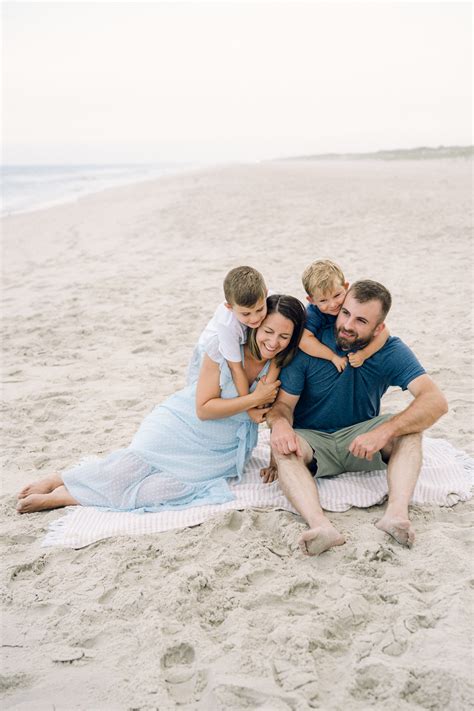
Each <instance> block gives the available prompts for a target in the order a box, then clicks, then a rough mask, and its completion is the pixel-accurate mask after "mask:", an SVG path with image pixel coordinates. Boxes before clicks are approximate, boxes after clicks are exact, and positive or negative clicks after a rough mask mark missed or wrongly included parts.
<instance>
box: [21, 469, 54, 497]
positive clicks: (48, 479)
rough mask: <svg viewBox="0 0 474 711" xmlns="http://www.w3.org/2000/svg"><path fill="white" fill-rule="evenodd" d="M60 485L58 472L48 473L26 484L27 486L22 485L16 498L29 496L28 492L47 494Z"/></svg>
mask: <svg viewBox="0 0 474 711" xmlns="http://www.w3.org/2000/svg"><path fill="white" fill-rule="evenodd" d="M62 485H63V480H62V477H61V476H60V475H59V474H50V475H49V476H45V477H43V478H42V479H38V481H33V482H31V484H27V486H25V487H23V489H22V490H21V491H20V493H19V494H18V496H17V498H18V499H24V498H25V496H29V495H30V494H49V493H50V492H51V491H53V490H54V489H57V488H58V486H62Z"/></svg>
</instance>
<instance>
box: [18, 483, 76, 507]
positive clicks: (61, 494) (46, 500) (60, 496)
mask: <svg viewBox="0 0 474 711" xmlns="http://www.w3.org/2000/svg"><path fill="white" fill-rule="evenodd" d="M77 504H78V502H77V501H76V499H73V497H72V496H71V494H70V493H69V492H68V490H67V489H66V487H65V486H59V487H57V488H56V489H54V491H51V492H50V493H49V494H29V495H28V496H25V498H24V499H20V500H19V501H18V503H17V505H16V510H17V511H18V513H22V514H23V513H34V512H35V511H47V510H48V509H59V508H61V507H63V506H75V505H77Z"/></svg>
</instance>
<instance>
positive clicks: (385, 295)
mask: <svg viewBox="0 0 474 711" xmlns="http://www.w3.org/2000/svg"><path fill="white" fill-rule="evenodd" d="M347 293H348V294H352V295H353V296H354V297H355V299H356V300H357V301H358V302H359V303H360V304H365V303H366V302H367V301H379V302H380V312H381V314H380V319H379V323H382V321H385V317H386V316H387V314H388V312H389V311H390V307H391V305H392V296H391V294H390V292H389V290H388V289H387V288H386V287H385V286H384V285H383V284H380V282H378V281H372V280H371V279H361V280H360V281H355V282H354V283H353V284H352V285H351V287H350V288H349V291H348V292H347Z"/></svg>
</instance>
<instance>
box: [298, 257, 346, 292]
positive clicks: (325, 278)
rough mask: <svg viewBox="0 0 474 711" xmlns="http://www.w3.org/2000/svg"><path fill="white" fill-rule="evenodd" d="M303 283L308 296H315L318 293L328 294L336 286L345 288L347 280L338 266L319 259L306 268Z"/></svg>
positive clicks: (329, 261)
mask: <svg viewBox="0 0 474 711" xmlns="http://www.w3.org/2000/svg"><path fill="white" fill-rule="evenodd" d="M302 282H303V286H304V288H305V291H306V293H307V294H308V296H313V295H314V294H315V293H316V291H319V292H321V294H327V292H328V291H330V290H331V289H332V288H333V287H334V285H335V284H340V285H341V286H344V284H345V283H346V278H345V276H344V273H343V271H342V269H341V267H340V266H339V265H338V264H336V263H335V262H331V260H330V259H318V260H317V261H316V262H313V263H312V264H310V265H309V267H306V269H305V270H304V272H303V276H302Z"/></svg>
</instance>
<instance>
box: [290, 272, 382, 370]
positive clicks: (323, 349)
mask: <svg viewBox="0 0 474 711" xmlns="http://www.w3.org/2000/svg"><path fill="white" fill-rule="evenodd" d="M302 281H303V286H304V288H305V291H306V293H307V297H306V298H307V300H308V301H309V303H310V305H309V306H308V308H307V314H306V328H305V330H304V334H303V338H302V339H301V342H300V348H301V350H302V351H303V352H304V353H307V354H308V355H310V356H314V357H315V358H323V359H324V360H330V361H331V363H332V364H333V365H334V366H335V367H336V368H337V369H338V371H339V372H340V373H342V371H343V370H344V368H345V367H346V365H347V364H348V362H349V364H350V365H351V366H352V367H353V368H358V367H359V366H361V365H363V363H364V361H366V360H367V358H370V357H371V356H372V355H374V353H377V351H379V350H380V349H381V348H383V346H384V345H385V343H386V342H387V339H388V337H389V335H390V334H389V332H388V329H384V330H383V331H382V332H381V333H380V334H379V335H378V336H376V337H375V338H374V339H373V341H371V342H370V343H369V345H367V346H365V348H361V349H360V350H358V351H356V352H355V353H349V354H348V355H347V357H346V356H344V357H341V356H339V355H337V353H334V352H333V351H332V350H331V349H330V348H328V347H327V346H325V345H323V344H322V343H321V341H320V340H319V337H320V335H321V331H322V329H323V328H325V327H326V326H329V325H334V323H335V322H336V319H337V316H338V314H339V311H340V310H341V307H342V304H343V303H344V299H345V298H346V293H347V290H348V288H349V283H348V282H347V281H346V279H345V277H344V273H343V271H342V269H341V268H340V267H339V266H338V265H337V264H335V262H332V261H331V260H330V259H320V260H317V261H316V262H313V263H312V264H310V265H309V267H306V269H305V270H304V272H303V277H302Z"/></svg>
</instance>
